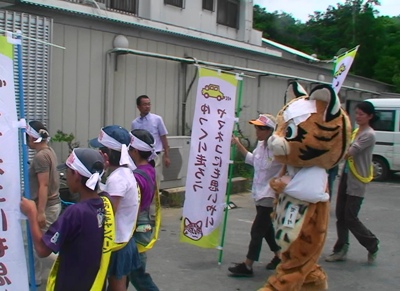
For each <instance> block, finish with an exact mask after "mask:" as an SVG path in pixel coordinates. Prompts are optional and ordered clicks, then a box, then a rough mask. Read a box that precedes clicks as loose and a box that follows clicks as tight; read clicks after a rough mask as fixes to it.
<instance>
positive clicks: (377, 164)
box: [372, 156, 389, 181]
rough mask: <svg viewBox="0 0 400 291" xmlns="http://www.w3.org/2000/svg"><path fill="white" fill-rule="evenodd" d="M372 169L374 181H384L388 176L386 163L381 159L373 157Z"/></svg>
mask: <svg viewBox="0 0 400 291" xmlns="http://www.w3.org/2000/svg"><path fill="white" fill-rule="evenodd" d="M372 164H373V167H374V181H384V180H386V179H387V177H388V175H389V167H388V165H387V163H386V161H385V160H384V159H383V158H381V157H376V156H374V157H373V158H372Z"/></svg>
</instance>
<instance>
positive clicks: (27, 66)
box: [0, 10, 53, 187]
mask: <svg viewBox="0 0 400 291" xmlns="http://www.w3.org/2000/svg"><path fill="white" fill-rule="evenodd" d="M52 26H53V21H52V20H51V19H49V18H45V17H41V16H36V15H30V14H26V13H19V12H13V11H7V10H0V28H1V29H2V30H6V31H10V32H16V31H17V30H20V31H21V32H22V35H23V36H26V37H30V38H34V39H38V40H41V41H43V42H51V29H52ZM17 60H18V55H17V49H14V84H15V98H16V104H17V114H18V117H20V116H21V115H20V105H19V103H20V102H19V93H20V84H19V77H18V61H17ZM49 67H50V47H49V46H47V45H45V44H42V43H39V42H36V41H33V40H29V39H27V38H22V75H23V78H22V79H23V88H24V90H23V93H24V105H25V107H24V109H25V119H26V120H27V121H30V120H39V121H41V122H42V123H43V124H45V125H46V126H47V123H48V97H49V96H48V94H49ZM33 155H34V152H33V151H31V150H30V151H29V160H31V159H32V158H33ZM21 163H22V161H21ZM21 170H22V166H21ZM21 176H22V172H21ZM21 186H22V187H23V181H22V185H21Z"/></svg>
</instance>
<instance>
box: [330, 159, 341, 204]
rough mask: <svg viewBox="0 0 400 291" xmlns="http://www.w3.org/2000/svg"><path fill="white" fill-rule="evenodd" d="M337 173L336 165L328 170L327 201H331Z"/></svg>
mask: <svg viewBox="0 0 400 291" xmlns="http://www.w3.org/2000/svg"><path fill="white" fill-rule="evenodd" d="M338 173H339V166H338V165H336V166H334V167H333V168H331V169H329V170H328V189H329V201H331V200H332V196H333V192H334V191H333V185H334V184H335V180H336V176H337V175H338Z"/></svg>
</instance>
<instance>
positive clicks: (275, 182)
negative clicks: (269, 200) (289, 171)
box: [269, 177, 287, 194]
mask: <svg viewBox="0 0 400 291" xmlns="http://www.w3.org/2000/svg"><path fill="white" fill-rule="evenodd" d="M282 178H283V177H282ZM282 178H272V179H271V180H270V181H269V185H270V186H271V188H272V189H273V190H274V191H275V193H276V194H280V193H282V192H283V190H284V189H285V187H286V185H287V183H285V179H282Z"/></svg>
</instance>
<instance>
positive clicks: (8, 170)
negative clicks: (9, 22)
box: [0, 36, 29, 291]
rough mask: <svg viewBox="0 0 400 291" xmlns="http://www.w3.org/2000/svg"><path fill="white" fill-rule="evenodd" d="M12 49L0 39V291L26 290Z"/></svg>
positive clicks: (3, 38)
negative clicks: (20, 219)
mask: <svg viewBox="0 0 400 291" xmlns="http://www.w3.org/2000/svg"><path fill="white" fill-rule="evenodd" d="M13 54H14V49H13V46H12V45H11V44H10V43H8V40H7V37H4V36H0V144H1V146H0V270H1V272H0V290H21V291H24V290H29V287H28V274H27V265H26V259H25V252H24V243H23V239H22V231H21V224H20V221H19V218H20V210H19V203H20V200H21V189H20V188H21V187H20V170H19V165H20V161H19V152H18V147H19V146H18V130H19V129H18V126H17V107H16V102H15V89H14V73H13ZM5 145H7V146H5Z"/></svg>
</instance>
